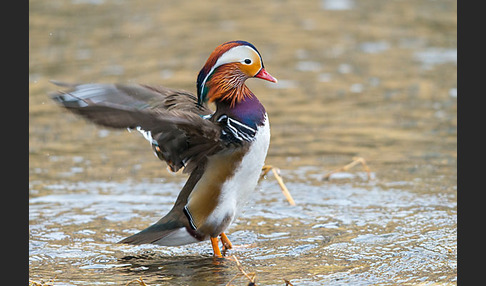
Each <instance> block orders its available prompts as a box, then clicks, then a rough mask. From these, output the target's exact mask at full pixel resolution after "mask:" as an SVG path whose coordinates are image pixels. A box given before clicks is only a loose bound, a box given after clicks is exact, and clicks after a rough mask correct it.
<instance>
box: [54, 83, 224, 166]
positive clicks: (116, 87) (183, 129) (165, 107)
mask: <svg viewBox="0 0 486 286" xmlns="http://www.w3.org/2000/svg"><path fill="white" fill-rule="evenodd" d="M64 86H66V85H65V84H64ZM51 97H52V99H53V100H55V101H57V102H58V103H60V104H61V105H62V106H64V107H65V108H66V109H68V110H70V111H72V112H73V113H76V114H79V115H81V116H83V117H85V118H87V119H89V120H91V121H92V122H94V123H96V124H99V125H103V126H106V127H112V128H135V127H140V128H141V129H143V130H144V131H146V132H148V131H150V133H151V136H152V138H153V139H154V140H155V142H156V144H154V149H155V151H156V152H157V155H158V156H159V158H160V159H162V160H164V161H166V162H167V164H168V165H169V166H170V167H171V169H172V170H173V171H177V170H179V169H180V168H181V167H183V166H185V170H184V171H185V172H192V171H193V170H194V169H195V167H196V165H197V163H200V162H201V160H204V158H206V157H207V156H209V155H210V154H213V153H215V152H217V151H218V150H220V148H221V146H222V145H221V144H222V143H221V140H220V134H221V129H220V127H219V126H218V125H216V124H214V123H213V122H211V121H210V120H206V119H203V118H202V117H201V116H204V115H208V114H211V110H209V109H208V108H206V107H202V106H200V105H198V104H197V99H196V97H195V96H194V95H192V94H191V93H189V92H186V91H178V90H174V89H168V88H164V87H153V86H148V85H136V84H132V85H122V84H96V83H94V84H79V85H70V90H68V91H61V92H57V93H54V94H52V95H51ZM155 142H154V143H155Z"/></svg>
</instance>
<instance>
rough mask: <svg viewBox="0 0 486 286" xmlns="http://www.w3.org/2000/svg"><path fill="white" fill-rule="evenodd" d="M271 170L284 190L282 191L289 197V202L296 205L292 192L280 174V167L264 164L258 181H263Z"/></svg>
mask: <svg viewBox="0 0 486 286" xmlns="http://www.w3.org/2000/svg"><path fill="white" fill-rule="evenodd" d="M270 171H272V173H273V176H274V177H275V179H276V180H277V183H278V184H279V186H280V189H281V190H282V193H283V194H284V196H285V198H286V199H287V201H288V202H289V204H290V205H292V206H295V201H294V199H293V198H292V195H291V194H290V192H289V189H287V187H286V186H285V184H284V182H283V179H282V177H281V176H280V174H279V172H280V169H278V168H275V167H273V166H272V165H265V166H263V168H262V174H261V175H260V179H259V180H258V181H261V180H262V179H263V177H265V176H266V175H267V174H268V172H270Z"/></svg>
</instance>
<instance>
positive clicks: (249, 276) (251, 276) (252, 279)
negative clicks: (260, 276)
mask: <svg viewBox="0 0 486 286" xmlns="http://www.w3.org/2000/svg"><path fill="white" fill-rule="evenodd" d="M231 258H232V259H231ZM231 258H228V259H229V260H233V261H235V262H236V267H238V269H239V270H240V272H241V273H237V274H236V275H235V276H234V277H233V278H231V280H230V281H228V283H226V286H231V284H230V283H231V282H233V280H235V279H236V278H237V277H238V276H241V275H243V276H245V277H246V278H247V279H248V280H249V281H250V283H248V285H249V286H250V285H251V286H256V284H255V276H256V274H255V273H246V271H245V270H244V269H243V266H241V263H240V261H238V258H236V256H234V255H232V256H231Z"/></svg>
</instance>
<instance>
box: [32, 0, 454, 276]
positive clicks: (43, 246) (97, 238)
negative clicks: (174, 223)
mask: <svg viewBox="0 0 486 286" xmlns="http://www.w3.org/2000/svg"><path fill="white" fill-rule="evenodd" d="M29 10H30V19H29V63H30V65H29V279H31V280H32V281H37V282H40V281H49V280H53V281H54V282H53V284H54V285H100V284H101V285H125V284H127V283H128V282H130V281H133V280H135V279H138V278H139V277H141V278H142V279H143V281H145V283H147V285H149V286H153V285H174V284H176V285H226V284H227V283H228V282H229V281H230V280H231V279H232V278H234V277H235V275H237V274H238V273H240V270H239V269H238V268H237V266H236V263H235V262H234V261H231V260H229V259H221V260H214V259H213V258H212V250H211V247H210V244H209V242H202V243H197V244H192V245H186V246H180V247H159V246H152V245H142V246H128V245H119V244H116V242H117V241H119V240H120V239H122V238H124V237H126V236H128V235H130V234H133V233H135V232H137V231H139V230H141V229H143V228H145V227H147V226H148V225H150V224H151V223H153V222H155V221H157V220H158V219H159V218H160V217H161V216H163V215H164V214H165V213H166V212H167V211H168V210H169V209H170V208H171V206H172V203H173V202H174V200H175V198H176V196H177V194H178V192H179V190H180V189H181V187H182V185H183V184H184V181H185V179H186V176H185V175H182V174H176V175H171V174H169V173H168V172H167V171H166V169H165V168H166V166H165V165H164V164H162V162H160V161H159V160H158V159H157V158H155V157H154V156H153V154H152V151H151V149H150V146H148V145H149V144H147V142H146V141H145V139H144V138H142V137H141V136H140V135H139V134H134V133H129V132H126V131H114V130H111V129H110V130H109V129H104V128H99V127H97V126H94V125H92V124H90V123H88V122H86V121H84V120H82V119H80V118H78V117H76V116H74V115H72V114H68V113H66V112H64V111H63V110H61V109H60V108H59V107H57V106H56V105H55V104H54V103H52V102H50V101H49V99H48V97H47V93H48V92H50V91H53V90H56V89H57V87H55V86H53V85H52V84H50V83H49V82H48V81H49V80H51V79H56V80H60V81H67V82H141V83H153V84H162V85H166V86H169V87H173V88H180V89H186V90H190V91H194V88H195V78H196V76H197V72H198V71H199V69H200V68H201V66H202V64H203V62H204V61H205V60H206V58H207V56H208V54H209V52H211V51H212V50H213V49H214V47H215V46H217V45H218V44H220V43H222V42H225V41H228V40H234V39H245V40H248V41H250V42H252V43H254V44H255V45H256V46H257V47H258V49H259V51H260V52H261V53H262V56H263V58H264V61H265V67H266V69H267V70H268V71H269V72H270V73H271V74H272V75H274V76H275V77H277V78H278V80H279V83H278V84H276V85H271V84H265V83H262V82H259V81H257V80H249V81H248V85H249V86H250V88H251V89H252V91H253V92H254V93H255V94H256V95H257V96H258V97H259V98H260V100H261V101H262V102H263V104H264V105H265V107H266V109H267V111H268V114H269V118H270V121H271V132H272V141H271V146H270V150H269V154H268V157H267V163H268V164H272V165H275V166H277V167H279V168H280V169H281V173H282V176H283V178H284V181H285V183H286V185H287V187H288V189H289V190H290V192H291V193H292V195H293V197H294V199H295V201H296V204H297V205H296V206H290V205H289V204H288V202H287V201H286V200H285V197H284V196H283V195H282V192H281V191H280V188H279V186H278V184H277V182H276V180H275V179H274V178H273V177H272V175H268V176H267V178H266V179H265V180H263V181H262V182H261V183H260V184H259V186H258V189H257V190H256V192H255V196H253V197H252V200H251V201H250V202H249V204H248V205H247V206H246V208H245V209H244V211H243V213H242V214H241V216H240V217H239V218H238V219H237V220H236V221H235V223H234V224H233V225H231V226H230V228H229V229H228V231H227V234H228V236H229V238H230V239H231V241H232V242H233V244H234V245H236V247H235V249H233V250H231V251H230V252H229V253H228V257H231V255H235V257H237V259H238V260H239V261H240V262H241V265H242V267H243V269H244V270H245V271H247V272H254V273H255V274H256V281H257V283H258V284H260V285H285V282H284V280H283V279H286V280H290V281H291V282H292V283H293V284H294V285H323V284H325V285H349V284H352V285H374V284H380V285H395V284H407V283H409V284H420V283H424V284H427V283H439V284H456V283H457V260H456V258H457V185H456V180H457V152H456V148H457V96H458V95H457V66H456V65H457V41H456V36H457V32H456V26H457V17H456V12H457V7H456V3H455V2H454V1H418V0H417V1H379V0H372V1H352V0H350V1H330V0H323V1H318V0H316V1H310V0H309V1H260V2H259V1H245V2H241V3H240V2H232V3H228V2H227V1H211V2H193V1H180V0H179V1H143V2H138V1H137V2H134V1H108V0H102V1H68V0H59V1H48V2H45V1H36V0H33V1H30V2H29ZM354 156H359V157H363V158H364V159H365V160H366V162H367V163H368V166H369V168H370V169H371V180H368V179H367V174H366V172H365V171H364V169H363V168H362V166H360V165H358V166H355V167H354V168H352V169H350V170H348V171H345V172H339V173H336V174H334V175H332V176H331V179H330V180H328V181H326V180H324V179H323V177H324V175H325V174H326V173H327V172H329V171H331V170H333V169H335V168H338V167H341V166H343V165H345V164H348V163H349V162H350V161H351V160H352V157H354ZM232 283H233V284H235V285H247V284H248V279H246V278H245V277H237V278H236V279H235V280H233V282H232ZM132 285H135V284H132Z"/></svg>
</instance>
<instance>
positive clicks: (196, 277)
mask: <svg viewBox="0 0 486 286" xmlns="http://www.w3.org/2000/svg"><path fill="white" fill-rule="evenodd" d="M119 263H121V264H122V265H124V264H126V263H129V264H130V266H124V267H120V268H118V270H119V271H120V272H121V273H125V274H129V275H130V276H136V275H142V276H143V277H150V278H148V279H149V281H151V283H159V282H170V280H174V281H177V280H178V279H179V281H180V279H183V280H184V281H185V283H187V284H189V285H198V284H200V285H205V284H206V285H207V284H208V283H213V284H222V285H224V284H225V283H226V282H227V281H229V279H228V273H231V269H230V268H233V265H232V264H233V263H232V262H231V261H229V260H227V259H225V258H223V259H217V258H213V257H197V256H196V257H194V256H184V255H182V256H159V255H157V254H155V253H151V254H140V255H136V256H124V257H122V258H120V259H119ZM132 274H133V275H132ZM208 279H209V281H208ZM144 280H146V281H148V280H147V279H144Z"/></svg>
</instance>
